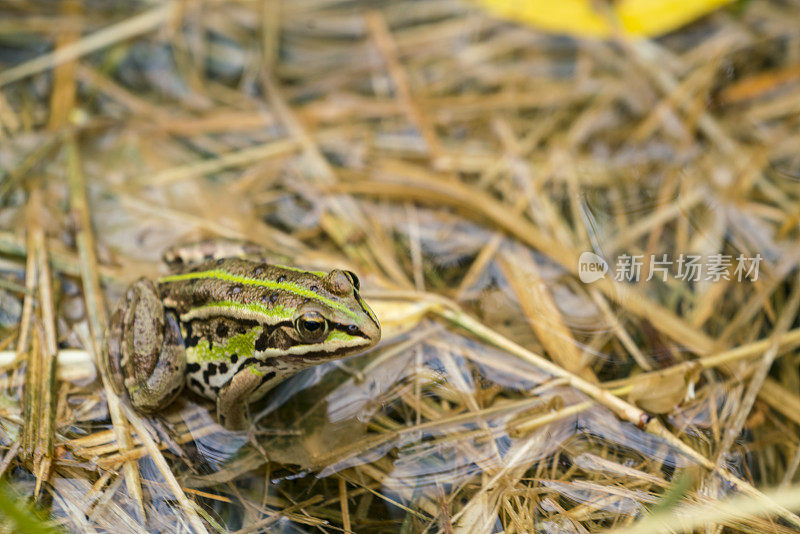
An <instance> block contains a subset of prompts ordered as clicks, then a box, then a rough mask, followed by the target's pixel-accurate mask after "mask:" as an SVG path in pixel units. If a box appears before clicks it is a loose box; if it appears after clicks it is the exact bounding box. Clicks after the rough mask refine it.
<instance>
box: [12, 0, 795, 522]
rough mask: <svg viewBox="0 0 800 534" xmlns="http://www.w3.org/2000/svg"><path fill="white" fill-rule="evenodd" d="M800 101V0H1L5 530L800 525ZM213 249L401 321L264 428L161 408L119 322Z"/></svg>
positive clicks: (291, 388) (304, 377) (288, 388)
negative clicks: (689, 14) (629, 3)
mask: <svg viewBox="0 0 800 534" xmlns="http://www.w3.org/2000/svg"><path fill="white" fill-rule="evenodd" d="M798 110H800V4H798V3H797V2H781V1H763V2H739V3H736V4H734V5H733V7H729V8H727V9H723V10H721V11H718V12H716V13H714V14H712V15H710V16H708V17H705V18H703V19H701V20H699V21H697V22H695V23H693V24H692V25H690V26H688V27H685V28H683V29H681V30H679V31H677V32H674V33H672V34H670V35H667V36H663V37H661V38H658V39H653V40H647V41H628V40H625V39H623V38H618V39H608V40H585V41H584V40H580V39H573V38H564V37H558V36H553V35H548V34H545V33H542V32H539V31H537V30H535V29H533V28H529V27H526V26H521V25H516V24H514V23H512V22H509V21H504V20H499V19H495V18H491V17H490V16H489V15H487V14H486V13H485V12H483V11H481V10H480V9H479V8H478V7H476V6H475V5H473V4H470V3H468V2H462V1H455V0H427V1H424V2H423V1H408V0H396V1H393V2H337V1H331V0H299V1H295V2H282V1H280V0H263V1H256V0H252V1H249V0H239V1H236V0H205V1H202V2H178V1H174V2H172V1H160V2H130V3H127V4H125V6H124V7H123V5H122V4H121V3H104V2H78V1H69V0H64V1H61V2H47V3H42V2H28V1H25V0H14V1H11V2H6V3H4V4H3V5H2V6H0V228H1V229H2V230H0V254H1V256H0V272H1V273H2V276H1V277H0V351H3V352H0V501H2V502H0V531H1V532H14V531H22V530H29V531H37V532H39V531H41V532H51V531H68V532H132V533H134V532H135V533H139V532H146V531H152V532H215V531H217V532H238V533H242V534H244V533H251V532H270V531H281V532H284V531H285V532H358V533H361V532H365V533H369V532H431V533H432V532H444V533H473V532H474V533H478V532H507V533H514V532H520V533H524V532H553V533H555V532H574V533H586V532H609V531H613V532H629V533H631V532H661V531H663V532H744V533H764V532H774V533H784V532H797V531H798V530H800V517H798V515H796V513H797V512H798V511H800V486H798V473H797V471H798V467H800V367H799V365H800V354H799V353H798V351H797V347H798V346H800V322H798V308H800V283H799V280H798V277H799V276H800V275H798V272H799V270H798V262H800V244H799V243H800V241H799V240H798V237H799V236H800V113H799V112H798ZM212 238H213V239H225V240H235V241H242V240H243V241H248V242H252V243H254V244H257V245H258V246H260V247H263V248H264V249H266V250H267V251H269V253H270V254H272V255H274V256H275V257H279V258H282V259H283V261H286V262H291V263H293V264H295V265H299V266H308V267H314V268H322V269H326V270H328V269H331V268H332V267H347V268H350V269H352V270H353V271H356V272H357V273H359V275H360V277H361V279H362V287H363V288H364V291H363V293H364V295H365V297H366V298H367V300H368V301H369V302H370V303H371V304H373V307H374V309H375V311H376V312H377V313H378V315H379V317H380V319H381V322H382V326H383V340H382V342H381V344H380V345H379V346H378V347H377V348H376V349H374V350H372V351H370V352H368V353H366V354H362V355H357V356H354V357H350V358H348V359H345V360H342V361H339V362H334V363H330V364H325V365H322V366H319V367H316V368H312V369H309V370H308V371H306V372H303V373H301V374H299V375H297V376H295V377H293V378H292V379H290V380H288V381H287V382H285V383H284V384H282V385H280V386H279V387H278V388H276V389H275V390H274V391H273V392H271V393H270V394H269V395H268V396H267V397H266V398H265V399H264V400H263V401H261V402H260V403H258V404H257V405H254V406H253V407H252V413H253V416H254V424H253V425H252V427H251V428H250V430H248V431H246V432H241V433H232V432H227V431H225V430H223V429H222V428H221V427H220V426H219V425H218V424H217V423H216V421H215V419H214V417H213V409H211V410H210V409H209V408H210V404H209V403H207V402H206V401H203V400H202V399H199V398H195V397H193V396H192V395H190V394H188V393H187V394H186V395H184V396H182V397H181V399H180V400H179V401H178V402H176V403H175V404H174V405H173V406H172V407H170V408H169V409H168V410H165V411H164V412H163V413H161V414H158V415H156V416H143V415H141V414H138V413H136V412H134V411H133V410H132V409H131V408H130V407H129V406H128V405H127V403H126V402H125V400H124V399H119V398H117V397H116V396H115V395H114V393H113V391H112V390H111V389H110V388H108V387H107V386H106V384H105V381H104V379H103V377H102V376H100V375H99V374H98V373H97V372H96V369H95V366H94V365H92V362H93V361H94V359H95V358H96V355H97V354H98V353H99V352H100V351H101V350H102V349H101V347H102V343H103V331H104V328H105V324H106V322H107V310H108V309H110V307H111V306H112V305H113V304H114V302H115V301H116V300H117V299H118V297H119V296H120V294H121V292H122V291H123V289H124V288H125V286H126V285H127V284H128V283H129V282H131V281H133V280H134V279H136V278H138V277H140V276H157V275H158V274H159V273H164V272H165V267H163V266H161V264H160V262H159V259H160V256H161V253H162V251H163V250H164V249H166V248H167V247H169V246H173V245H175V244H177V243H185V242H192V241H198V240H203V239H212ZM584 253H592V254H594V256H591V255H588V256H587V255H586V254H584ZM691 258H694V259H691ZM603 262H605V267H607V268H608V271H607V272H605V273H604V276H601V275H602V272H601V271H596V270H595V271H591V270H590V268H589V267H588V266H589V265H594V267H595V268H598V266H599V267H600V268H602V267H603ZM637 265H638V269H639V270H638V272H637V271H636V270H635V268H636V266H637ZM690 265H699V266H700V267H701V271H699V272H697V273H694V271H691V267H690ZM755 266H757V267H758V270H757V271H755V270H754V268H755ZM693 273H694V274H697V276H696V277H695V276H694V274H693ZM594 275H597V276H594ZM587 276H594V278H596V279H591V280H590V279H588V278H587Z"/></svg>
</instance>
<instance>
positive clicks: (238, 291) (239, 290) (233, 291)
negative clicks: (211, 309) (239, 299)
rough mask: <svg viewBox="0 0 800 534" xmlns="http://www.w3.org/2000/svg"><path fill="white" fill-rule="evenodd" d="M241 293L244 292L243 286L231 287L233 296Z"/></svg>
mask: <svg viewBox="0 0 800 534" xmlns="http://www.w3.org/2000/svg"><path fill="white" fill-rule="evenodd" d="M241 292H242V286H241V285H238V284H237V285H235V286H233V287H231V293H232V294H233V295H236V294H238V293H241Z"/></svg>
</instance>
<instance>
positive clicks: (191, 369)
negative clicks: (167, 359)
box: [186, 362, 200, 373]
mask: <svg viewBox="0 0 800 534" xmlns="http://www.w3.org/2000/svg"><path fill="white" fill-rule="evenodd" d="M199 370H200V364H199V363H197V362H192V363H187V364H186V372H187V373H196V372H197V371H199Z"/></svg>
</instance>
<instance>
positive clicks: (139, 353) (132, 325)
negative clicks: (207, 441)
mask: <svg viewBox="0 0 800 534" xmlns="http://www.w3.org/2000/svg"><path fill="white" fill-rule="evenodd" d="M107 339H108V341H107V351H108V352H107V357H106V358H104V362H107V367H108V369H109V371H110V372H109V376H110V378H111V379H112V380H111V384H112V386H113V387H114V390H115V391H116V393H117V394H118V395H121V394H122V393H123V392H127V393H128V396H129V397H130V400H131V403H132V404H133V405H134V406H135V407H136V408H137V409H139V410H141V411H143V412H148V413H149V412H154V411H156V410H158V409H160V408H161V407H162V406H164V405H166V404H169V403H171V402H172V401H173V400H175V398H176V397H177V396H178V394H179V393H180V392H181V390H182V389H183V384H184V382H185V376H186V358H184V357H182V355H183V353H184V352H185V348H184V345H183V339H182V336H181V331H180V326H179V324H178V319H177V318H176V317H175V314H174V313H172V312H169V313H168V312H167V311H166V309H165V308H164V306H163V305H162V304H161V300H160V298H159V296H158V291H157V289H156V287H155V285H154V284H153V282H152V281H150V280H147V279H145V278H141V279H139V280H137V281H136V282H134V283H133V284H131V286H130V287H129V288H128V289H127V291H126V292H125V296H124V298H123V302H122V303H121V305H120V306H118V307H117V309H116V310H115V311H114V313H113V315H112V316H111V320H110V321H109V327H108V335H107Z"/></svg>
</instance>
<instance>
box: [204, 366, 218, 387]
mask: <svg viewBox="0 0 800 534" xmlns="http://www.w3.org/2000/svg"><path fill="white" fill-rule="evenodd" d="M215 374H217V364H216V363H209V364H208V365H207V366H206V370H205V371H203V382H205V383H206V384H208V379H209V377H212V376H214V375H215Z"/></svg>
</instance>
